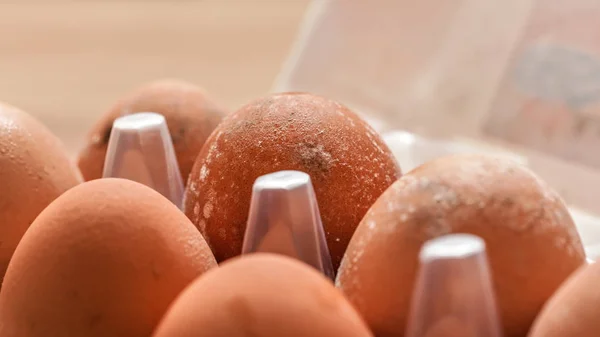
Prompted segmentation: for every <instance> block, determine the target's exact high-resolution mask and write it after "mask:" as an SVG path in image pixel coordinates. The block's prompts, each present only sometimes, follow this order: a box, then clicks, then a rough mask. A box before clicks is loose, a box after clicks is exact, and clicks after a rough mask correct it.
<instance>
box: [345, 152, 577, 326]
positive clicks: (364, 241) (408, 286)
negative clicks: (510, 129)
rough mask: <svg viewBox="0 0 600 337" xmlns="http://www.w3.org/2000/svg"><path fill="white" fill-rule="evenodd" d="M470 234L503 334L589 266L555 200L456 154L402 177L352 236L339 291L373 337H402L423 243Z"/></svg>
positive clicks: (500, 166) (537, 183)
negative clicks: (487, 270)
mask: <svg viewBox="0 0 600 337" xmlns="http://www.w3.org/2000/svg"><path fill="white" fill-rule="evenodd" d="M448 233H470V234H474V235H477V236H480V237H481V238H483V239H484V240H485V242H486V245H487V250H488V252H487V253H488V256H489V261H490V267H491V270H492V277H493V283H494V286H495V291H496V294H497V302H498V305H499V309H500V314H501V321H502V323H503V326H504V336H505V337H523V336H525V335H526V333H527V331H528V330H529V328H530V326H531V324H532V322H533V320H534V319H535V317H536V315H537V314H538V312H539V311H540V310H541V308H542V306H543V304H544V302H545V301H546V300H547V299H548V298H549V297H550V296H551V295H552V294H553V293H554V291H555V290H556V289H557V288H558V287H559V286H560V284H561V283H562V282H563V281H564V280H565V279H566V278H567V277H568V276H569V275H570V274H571V273H572V272H574V271H575V270H576V269H577V268H578V267H579V266H581V265H583V264H584V263H585V256H584V251H583V247H582V244H581V241H580V238H579V235H578V233H577V231H576V228H575V225H574V224H573V220H572V219H571V216H570V215H569V213H568V211H567V208H566V206H565V204H564V202H563V201H562V200H561V199H560V197H559V196H558V194H557V193H556V192H555V191H553V190H552V189H551V188H550V187H548V185H547V184H546V183H544V182H543V181H541V180H540V179H539V178H538V177H537V176H536V175H535V174H534V173H532V172H531V171H529V170H528V169H527V168H525V167H523V166H521V165H520V164H518V163H516V162H514V161H512V160H510V159H505V158H499V157H493V156H485V155H456V156H449V157H443V158H439V159H436V160H433V161H430V162H428V163H426V164H424V165H422V166H420V167H418V168H416V169H415V170H413V171H411V172H409V173H408V174H406V175H404V176H403V177H402V178H401V179H400V180H398V181H397V182H396V183H394V184H393V185H392V186H391V187H390V188H389V189H388V190H387V191H386V192H385V193H384V194H383V195H382V196H381V198H379V199H378V200H377V202H376V203H375V204H374V205H373V207H372V208H371V209H370V210H369V212H368V213H367V215H366V216H365V218H364V219H363V221H362V222H361V223H360V225H359V227H358V228H357V230H356V233H355V234H354V236H353V238H352V241H351V242H350V245H349V247H348V250H347V252H346V254H345V256H344V260H343V261H342V264H341V267H340V270H339V273H338V278H337V285H338V286H339V288H340V289H342V290H343V292H344V293H345V294H346V296H347V297H348V298H349V300H350V301H351V302H352V303H353V304H354V305H355V307H356V308H357V309H358V311H359V312H360V313H361V314H362V315H363V317H364V318H365V319H366V321H367V323H368V324H369V325H370V327H371V328H372V330H373V331H374V333H375V334H376V335H377V336H378V337H388V336H389V337H391V336H402V334H403V333H404V329H405V326H406V320H407V314H408V309H409V303H410V298H411V295H412V291H413V287H414V282H415V276H416V272H417V269H418V254H419V250H420V248H421V246H422V244H423V243H424V242H426V241H427V240H429V239H432V238H435V237H438V236H441V235H444V234H448Z"/></svg>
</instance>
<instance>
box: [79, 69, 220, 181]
mask: <svg viewBox="0 0 600 337" xmlns="http://www.w3.org/2000/svg"><path fill="white" fill-rule="evenodd" d="M137 112H155V113H159V114H161V115H163V116H165V119H166V121H167V125H168V127H169V133H170V134H171V138H172V140H173V146H174V148H175V153H176V155H177V162H178V164H179V170H180V172H181V176H182V178H183V179H184V181H185V180H186V179H187V177H188V176H189V174H190V171H191V169H192V166H193V165H194V161H195V160H196V156H197V155H198V152H200V149H201V148H202V145H203V144H204V142H205V141H206V138H208V136H209V135H210V133H211V132H212V131H213V130H214V128H215V127H216V126H217V124H218V123H219V122H220V121H221V119H222V118H223V116H225V115H226V114H227V111H226V109H225V108H223V107H222V106H221V105H219V104H218V103H216V102H215V101H214V100H212V99H211V98H209V96H208V94H207V93H206V92H205V91H204V90H203V89H201V88H199V87H197V86H195V85H193V84H191V83H188V82H185V81H181V80H174V79H163V80H158V81H153V82H150V83H146V84H144V85H142V86H141V87H139V88H137V89H135V90H134V91H132V92H130V93H129V94H127V95H126V96H125V97H123V98H121V99H120V100H119V101H118V102H117V103H116V104H115V105H114V106H113V107H111V108H110V109H109V110H108V111H107V112H106V113H105V114H104V115H103V116H102V118H101V119H100V120H99V121H98V122H97V123H96V124H95V125H94V126H93V127H92V129H91V131H90V133H89V136H88V140H87V145H86V146H85V147H84V148H83V149H82V150H81V152H80V153H79V157H78V165H79V169H80V170H81V172H82V173H83V177H84V178H85V180H93V179H97V178H101V177H102V170H103V167H104V159H105V157H106V149H107V145H108V140H109V138H110V133H111V130H112V124H113V122H114V120H115V119H116V118H118V117H120V116H123V115H128V114H132V113H137Z"/></svg>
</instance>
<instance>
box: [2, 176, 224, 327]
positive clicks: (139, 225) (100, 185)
mask: <svg viewBox="0 0 600 337" xmlns="http://www.w3.org/2000/svg"><path fill="white" fill-rule="evenodd" d="M215 266H216V261H215V259H214V256H213V255H212V253H211V252H210V248H209V247H208V245H207V244H206V242H205V241H204V239H203V238H202V235H201V234H200V233H199V232H198V230H196V228H195V227H194V226H193V225H192V224H191V223H190V221H189V220H188V219H187V217H186V216H185V215H184V214H183V213H181V212H180V211H179V209H178V208H177V207H176V206H174V205H173V204H172V203H171V202H170V201H169V200H167V199H166V198H164V197H163V196H162V195H160V194H159V193H158V192H155V191H154V190H152V189H150V188H149V187H146V186H144V185H141V184H138V183H135V182H132V181H129V180H124V179H99V180H94V181H91V182H87V183H84V184H81V185H79V186H77V187H75V188H72V189H71V190H69V191H67V192H66V193H64V194H63V195H62V196H60V197H59V198H57V199H56V200H55V201H54V202H52V203H51V204H50V205H49V206H48V207H47V208H46V209H45V210H44V211H43V212H42V213H40V215H39V217H38V218H37V219H36V220H35V221H34V222H33V224H32V225H31V227H30V228H29V230H28V231H27V233H26V234H25V235H24V236H23V240H22V241H21V243H20V244H19V246H18V247H17V249H16V251H15V255H14V257H13V259H12V260H11V262H10V264H9V266H8V270H7V272H6V278H5V279H4V285H3V288H2V291H0V336H27V337H37V336H39V337H41V336H43V337H58V336H60V337H68V336H73V337H75V336H78V337H82V336H85V337H93V336H98V337H100V336H102V337H106V336H128V337H136V336H140V337H142V336H144V337H147V336H150V335H151V334H152V331H153V330H154V329H155V327H156V325H157V324H158V322H159V320H160V318H161V317H162V315H163V314H164V313H165V311H166V310H167V307H168V306H169V304H170V303H171V302H172V301H173V299H174V298H175V297H176V296H177V295H178V294H179V293H180V292H181V291H182V290H183V289H184V288H185V287H186V286H187V285H188V284H189V283H190V282H191V281H193V280H194V279H195V278H196V277H198V276H199V275H201V274H202V273H204V272H205V271H207V270H208V269H210V268H212V267H215Z"/></svg>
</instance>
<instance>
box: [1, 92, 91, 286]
mask: <svg viewBox="0 0 600 337" xmlns="http://www.w3.org/2000/svg"><path fill="white" fill-rule="evenodd" d="M80 182H81V174H80V173H79V171H78V170H77V168H76V167H75V165H73V163H71V162H70V160H69V157H68V155H67V152H66V151H65V149H64V147H63V144H62V143H61V142H60V141H59V139H58V138H57V137H56V136H54V135H53V134H52V133H51V132H50V131H49V130H48V129H47V128H46V127H45V126H44V125H42V124H41V123H40V122H38V121H37V120H36V119H34V118H33V117H31V116H30V115H28V114H26V113H25V112H23V111H21V110H19V109H17V108H16V107H13V106H10V105H8V104H2V103H0V224H2V226H1V227H0V242H1V244H0V281H1V280H2V278H3V277H4V273H5V272H6V267H7V266H8V263H9V261H10V259H11V256H12V255H13V252H14V250H15V247H16V246H17V244H18V243H19V241H20V240H21V237H22V236H23V234H24V233H25V231H26V230H27V228H28V227H29V225H30V224H31V222H33V220H34V219H35V218H36V217H37V215H38V214H39V213H40V212H41V211H42V210H43V209H44V208H45V207H46V206H48V204H50V203H51V202H52V201H53V200H54V199H56V198H57V197H58V196H59V195H61V194H62V193H63V192H65V191H67V190H68V189H70V188H71V187H73V186H75V185H77V184H79V183H80Z"/></svg>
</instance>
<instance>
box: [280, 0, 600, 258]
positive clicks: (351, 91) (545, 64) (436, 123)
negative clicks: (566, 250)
mask: <svg viewBox="0 0 600 337" xmlns="http://www.w3.org/2000/svg"><path fill="white" fill-rule="evenodd" d="M598 16H600V3H598V2H597V1H593V0H574V1H568V2H565V1H560V0H546V1H542V0H506V1H494V0H456V1H444V2H439V1H434V0H424V1H418V2H414V1H408V0H375V1H346V0H314V1H313V2H312V5H311V6H310V8H309V10H308V12H307V14H306V17H305V20H304V22H303V24H302V26H301V29H300V33H299V35H298V38H297V41H296V43H295V45H294V46H293V48H292V50H291V52H290V55H289V57H288V59H287V61H286V63H285V64H284V66H283V69H282V71H281V73H280V76H279V77H278V78H277V80H276V82H275V84H274V87H273V91H310V92H314V93H317V94H322V95H325V96H328V97H331V98H334V99H337V100H339V101H341V102H343V103H344V104H346V105H348V106H349V107H350V108H352V109H353V110H355V111H357V112H358V113H359V114H361V115H362V116H363V117H364V118H365V119H366V120H367V121H368V122H370V123H371V125H372V126H373V127H374V128H375V129H377V130H378V131H379V132H380V133H382V134H383V135H384V138H385V140H386V142H387V143H388V144H389V146H390V148H391V149H392V151H393V152H394V154H395V155H396V157H397V158H398V161H399V163H400V165H401V166H402V168H403V171H408V170H410V169H411V168H413V167H415V166H416V165H419V164H420V163H422V162H424V161H427V160H430V159H433V158H435V157H437V156H440V155H444V154H450V153H464V152H485V153H497V154H499V155H505V156H509V157H511V158H513V159H515V160H518V161H520V162H522V163H524V164H526V165H528V166H529V167H530V168H531V169H532V170H533V171H535V172H536V173H538V174H539V175H540V176H541V177H542V178H543V179H544V180H546V181H547V182H548V183H549V184H551V185H552V186H553V187H554V188H555V189H556V190H557V191H558V192H559V193H560V194H561V196H562V197H563V198H564V199H565V200H566V202H567V203H568V204H569V205H570V208H571V213H572V216H573V218H574V220H575V222H576V224H577V227H578V229H579V231H580V234H581V237H582V239H583V242H584V245H585V247H586V250H587V253H588V256H589V257H591V258H594V259H595V258H597V257H599V256H600V219H599V218H598V217H597V216H596V215H595V214H600V203H597V202H596V200H600V153H597V150H596V149H597V148H598V147H599V146H600V141H599V140H598V139H599V138H600V104H598V103H600V43H598V41H600V40H599V39H598V38H597V37H596V36H595V33H590V32H597V31H600V30H599V29H598V28H600V24H599V23H598V21H597V19H596V18H597V17H598ZM596 116H598V117H596Z"/></svg>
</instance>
